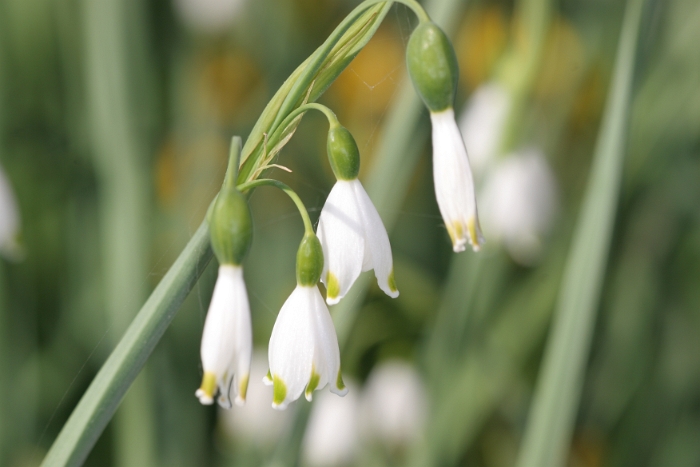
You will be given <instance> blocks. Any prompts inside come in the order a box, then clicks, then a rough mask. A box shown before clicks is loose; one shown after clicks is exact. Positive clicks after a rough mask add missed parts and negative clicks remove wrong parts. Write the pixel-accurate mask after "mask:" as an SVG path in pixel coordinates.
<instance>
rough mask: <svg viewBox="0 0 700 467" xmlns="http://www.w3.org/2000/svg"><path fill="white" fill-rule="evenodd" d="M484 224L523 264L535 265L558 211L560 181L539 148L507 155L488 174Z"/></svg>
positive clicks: (484, 199)
mask: <svg viewBox="0 0 700 467" xmlns="http://www.w3.org/2000/svg"><path fill="white" fill-rule="evenodd" d="M481 199H482V202H483V206H484V207H485V208H486V210H485V213H486V215H485V216H484V228H485V230H486V232H487V233H489V235H492V236H493V237H494V238H495V239H496V241H501V242H503V244H504V245H505V247H506V249H507V250H508V253H509V254H510V255H511V257H512V258H513V259H514V260H515V261H517V262H518V263H520V264H523V265H531V264H533V263H535V262H536V261H537V259H538V258H539V255H540V253H541V250H542V240H543V238H544V237H545V236H546V235H547V233H548V232H549V230H550V229H551V227H552V223H553V221H554V217H555V214H556V210H557V206H558V204H559V203H558V200H557V185H556V180H555V178H554V174H553V173H552V170H551V169H550V167H549V164H548V163H547V160H546V158H545V156H544V154H543V153H542V151H540V150H539V149H533V148H531V149H526V150H523V151H519V152H516V153H513V154H510V155H507V156H506V157H505V158H504V159H503V160H502V161H500V162H499V163H498V165H496V166H495V167H494V170H493V171H492V172H491V173H490V174H489V176H488V177H487V179H486V181H485V184H484V189H483V192H482V197H481Z"/></svg>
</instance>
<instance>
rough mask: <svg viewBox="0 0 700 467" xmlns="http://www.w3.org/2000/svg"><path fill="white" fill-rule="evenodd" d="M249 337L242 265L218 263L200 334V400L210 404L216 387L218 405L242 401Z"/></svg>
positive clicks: (250, 340) (249, 349) (250, 347)
mask: <svg viewBox="0 0 700 467" xmlns="http://www.w3.org/2000/svg"><path fill="white" fill-rule="evenodd" d="M252 336H253V332H252V328H251V323H250V306H249V304H248V294H247V293H246V289H245V283H244V282H243V268H242V267H240V266H234V265H226V264H224V265H221V266H219V277H218V278H217V280H216V285H215V286H214V294H213V295H212V299H211V304H210V305H209V312H208V313H207V319H206V321H205V323H204V332H203V334H202V346H201V355H202V366H203V367H204V377H203V378H202V386H201V387H200V388H199V389H198V390H197V392H196V393H195V395H196V396H197V397H198V398H199V402H201V403H202V404H206V405H209V404H212V403H213V402H214V396H215V394H216V392H217V388H218V392H219V398H218V403H219V405H220V406H222V407H224V408H231V398H234V399H235V401H236V404H238V405H243V404H244V403H245V398H246V391H247V388H248V375H249V374H250V358H251V353H252V347H253V342H252Z"/></svg>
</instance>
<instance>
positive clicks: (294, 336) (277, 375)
mask: <svg viewBox="0 0 700 467" xmlns="http://www.w3.org/2000/svg"><path fill="white" fill-rule="evenodd" d="M268 357H269V361H270V372H269V373H268V376H266V377H265V383H266V384H272V385H273V396H272V407H273V408H275V409H280V410H282V409H285V408H286V407H287V405H288V404H289V403H290V402H292V401H295V400H297V399H298V398H299V396H300V395H301V393H302V392H304V394H305V396H306V399H307V400H309V401H310V400H311V398H312V397H313V392H314V390H316V389H323V388H324V387H325V386H326V384H328V383H330V385H331V391H332V392H334V393H336V394H338V395H340V396H344V395H345V394H347V392H348V389H347V388H346V387H345V385H344V384H343V379H342V377H341V374H340V350H339V349H338V337H337V336H336V334H335V327H333V320H331V315H330V313H329V312H328V307H327V306H326V303H325V302H324V301H323V297H321V292H319V290H318V287H317V286H315V285H313V286H304V285H297V287H296V289H294V291H293V292H292V294H291V295H290V296H289V298H288V299H287V301H286V302H285V303H284V305H282V309H281V310H280V312H279V315H277V321H275V326H274V327H273V328H272V335H271V336H270V347H269V349H268ZM304 388H306V390H304Z"/></svg>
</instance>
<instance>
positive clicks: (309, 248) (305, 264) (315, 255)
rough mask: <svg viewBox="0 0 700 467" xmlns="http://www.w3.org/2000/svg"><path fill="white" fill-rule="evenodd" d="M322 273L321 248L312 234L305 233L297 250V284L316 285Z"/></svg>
mask: <svg viewBox="0 0 700 467" xmlns="http://www.w3.org/2000/svg"><path fill="white" fill-rule="evenodd" d="M322 272H323V248H321V242H320V241H319V240H318V237H317V236H316V234H314V233H313V232H308V231H307V232H306V233H305V234H304V238H303V239H302V241H301V244H300V245H299V250H297V284H299V285H303V286H307V287H311V286H315V285H316V284H318V281H319V280H320V279H321V273H322Z"/></svg>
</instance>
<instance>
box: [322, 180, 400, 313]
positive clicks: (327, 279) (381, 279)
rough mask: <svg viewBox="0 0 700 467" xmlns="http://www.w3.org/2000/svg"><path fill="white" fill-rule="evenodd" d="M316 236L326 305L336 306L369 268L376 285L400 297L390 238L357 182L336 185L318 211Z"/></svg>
mask: <svg viewBox="0 0 700 467" xmlns="http://www.w3.org/2000/svg"><path fill="white" fill-rule="evenodd" d="M316 233H317V235H318V238H319V240H320V241H321V245H322V246H323V256H324V258H325V263H324V266H323V274H322V275H321V281H323V283H324V284H325V286H326V290H327V293H326V301H327V302H328V304H329V305H334V304H336V303H338V302H339V301H340V299H341V298H343V297H344V296H345V294H347V293H348V291H349V290H350V287H352V284H353V283H354V282H355V280H356V279H357V277H358V276H359V275H360V272H363V271H369V270H370V269H374V274H375V276H376V277H377V283H378V284H379V287H380V288H381V289H382V290H383V291H384V292H385V293H386V294H387V295H389V296H390V297H392V298H396V297H398V296H399V291H398V290H397V288H396V283H395V281H394V267H393V260H392V256H391V245H390V244H389V236H388V235H387V233H386V229H385V228H384V224H383V223H382V219H381V217H379V213H378V212H377V209H376V208H375V207H374V205H373V204H372V201H371V200H370V199H369V196H368V195H367V192H366V191H365V189H364V187H363V186H362V183H360V181H359V180H358V179H354V180H338V181H337V182H336V184H335V186H334V187H333V189H332V190H331V192H330V194H329V195H328V198H327V199H326V203H325V204H324V206H323V210H322V211H321V216H320V218H319V221H318V229H317V231H316Z"/></svg>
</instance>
